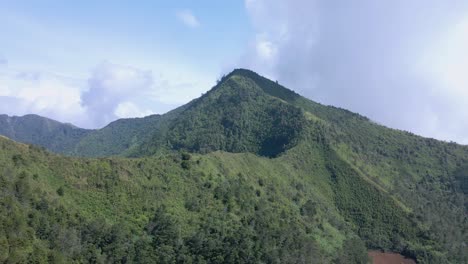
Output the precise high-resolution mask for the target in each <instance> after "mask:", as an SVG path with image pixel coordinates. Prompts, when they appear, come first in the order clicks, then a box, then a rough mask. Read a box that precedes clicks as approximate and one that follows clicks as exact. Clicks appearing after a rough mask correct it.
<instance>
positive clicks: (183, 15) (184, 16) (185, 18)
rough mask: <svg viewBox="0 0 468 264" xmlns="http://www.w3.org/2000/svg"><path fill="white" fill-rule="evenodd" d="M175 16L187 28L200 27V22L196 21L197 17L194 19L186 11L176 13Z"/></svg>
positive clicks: (189, 12)
mask: <svg viewBox="0 0 468 264" xmlns="http://www.w3.org/2000/svg"><path fill="white" fill-rule="evenodd" d="M176 16H177V18H178V19H179V20H180V21H181V22H182V23H184V24H185V25H186V26H188V27H191V28H196V27H199V26H200V22H199V21H198V19H197V17H195V15H194V14H193V13H192V11H190V10H188V9H185V10H179V11H177V13H176Z"/></svg>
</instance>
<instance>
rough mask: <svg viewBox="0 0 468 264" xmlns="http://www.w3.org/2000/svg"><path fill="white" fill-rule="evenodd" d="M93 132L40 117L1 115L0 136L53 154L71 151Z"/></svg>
mask: <svg viewBox="0 0 468 264" xmlns="http://www.w3.org/2000/svg"><path fill="white" fill-rule="evenodd" d="M91 132H92V130H86V129H82V128H77V127H75V126H73V125H70V124H63V123H60V122H57V121H55V120H51V119H48V118H45V117H41V116H38V115H25V116H22V117H17V116H12V117H10V116H7V115H0V135H3V136H6V137H8V138H11V139H13V140H16V141H19V142H24V143H31V144H35V145H40V146H43V147H45V148H47V149H49V150H51V151H53V152H57V153H65V152H67V151H70V150H71V149H72V148H73V147H74V146H75V145H76V144H78V142H79V141H80V140H81V139H82V138H84V137H85V136H86V135H88V134H89V133H91Z"/></svg>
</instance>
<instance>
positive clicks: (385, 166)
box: [0, 69, 468, 263]
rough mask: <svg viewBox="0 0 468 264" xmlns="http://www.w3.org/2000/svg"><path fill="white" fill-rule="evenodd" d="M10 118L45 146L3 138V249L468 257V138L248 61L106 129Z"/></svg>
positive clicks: (62, 253)
mask: <svg viewBox="0 0 468 264" xmlns="http://www.w3.org/2000/svg"><path fill="white" fill-rule="evenodd" d="M2 118H3V119H4V120H5V121H1V120H0V121H1V122H2V123H1V124H2V125H5V126H4V127H3V129H2V130H0V132H1V133H2V134H3V135H5V136H7V137H9V138H11V139H14V140H17V141H20V142H25V143H33V144H35V145H27V144H22V143H17V142H14V141H12V140H9V139H7V138H0V206H1V209H2V211H1V213H0V262H7V263H23V262H31V263H47V262H54V263H73V262H75V263H116V262H118V263H367V261H368V259H367V251H368V250H370V249H375V250H383V251H390V252H397V253H401V254H403V255H405V256H408V257H411V258H413V259H415V260H417V261H418V263H466V262H467V261H468V255H467V252H468V250H467V248H466V241H467V231H468V221H467V209H468V203H467V199H466V195H467V192H468V191H467V190H468V185H467V183H468V147H466V146H461V145H458V144H455V143H446V142H441V141H437V140H433V139H427V138H422V137H419V136H416V135H413V134H411V133H408V132H404V131H398V130H393V129H389V128H386V127H383V126H380V125H378V124H375V123H373V122H372V121H370V120H369V119H367V118H365V117H363V116H360V115H358V114H355V113H351V112H349V111H347V110H344V109H340V108H335V107H331V106H324V105H321V104H318V103H315V102H313V101H310V100H308V99H306V98H304V97H301V96H300V95H298V94H296V93H295V92H293V91H291V90H288V89H286V88H285V87H283V86H281V85H279V84H278V83H276V82H272V81H270V80H268V79H266V78H263V77H261V76H259V75H257V74H256V73H254V72H251V71H248V70H242V69H239V70H235V71H233V72H232V73H230V74H229V75H227V76H225V77H223V78H222V79H221V80H220V81H219V83H218V84H217V85H216V86H215V87H214V88H213V89H212V90H210V91H209V92H208V93H206V94H204V95H203V96H202V97H200V98H198V99H195V100H193V101H192V102H190V103H188V104H187V105H184V106H182V107H180V108H178V109H175V110H173V111H171V112H169V113H167V114H164V115H156V116H149V117H146V118H140V119H125V120H118V121H116V122H114V123H112V124H110V125H108V126H107V127H105V128H103V129H100V130H82V129H79V128H76V127H73V126H71V125H67V124H60V123H58V122H55V121H53V122H52V121H47V122H45V123H44V119H42V118H41V117H34V120H35V121H34V122H31V121H28V120H26V119H23V120H21V118H16V119H15V120H13V119H12V118H10V117H6V116H3V117H2ZM13 121H14V122H13ZM19 124H20V125H19ZM38 124H41V125H40V126H39V125H38ZM44 124H46V125H44ZM28 127H35V128H36V129H25V128H28ZM5 131H7V132H8V133H9V134H8V133H7V132H5ZM12 131H14V133H13V132H12ZM41 146H42V147H41ZM43 147H44V148H43ZM49 151H52V152H49ZM53 152H55V153H58V154H66V155H62V156H60V155H58V154H54V153H53ZM96 157H98V158H96Z"/></svg>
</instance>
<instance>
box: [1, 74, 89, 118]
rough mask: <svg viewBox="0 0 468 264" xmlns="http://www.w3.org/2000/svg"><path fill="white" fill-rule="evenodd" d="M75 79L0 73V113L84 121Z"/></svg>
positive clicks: (46, 75)
mask: <svg viewBox="0 0 468 264" xmlns="http://www.w3.org/2000/svg"><path fill="white" fill-rule="evenodd" d="M79 86H80V85H79V84H78V83H77V82H76V81H75V80H71V79H69V78H67V77H64V76H60V75H55V74H51V73H38V72H15V71H3V72H1V74H0V112H1V113H5V114H10V115H24V114H29V113H36V114H39V115H44V116H48V117H51V118H54V119H57V120H60V121H64V122H65V121H68V120H73V121H76V122H78V123H79V122H82V121H83V118H82V117H83V113H84V109H83V108H82V107H81V105H80V88H79Z"/></svg>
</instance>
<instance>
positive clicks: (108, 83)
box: [0, 62, 209, 128]
mask: <svg viewBox="0 0 468 264" xmlns="http://www.w3.org/2000/svg"><path fill="white" fill-rule="evenodd" d="M200 87H203V89H206V87H209V85H206V84H205V83H204V82H203V81H201V82H199V81H197V80H192V79H189V78H186V79H184V78H180V80H177V81H172V80H169V79H167V78H165V77H164V75H163V74H156V75H155V74H153V73H152V72H151V71H149V70H143V69H139V68H135V67H131V66H127V65H120V64H115V63H111V62H103V63H100V64H99V65H97V66H96V67H94V69H93V70H92V71H91V72H90V74H89V77H87V78H84V79H73V78H70V77H66V76H62V75H59V74H55V73H50V72H41V71H28V70H13V69H9V68H8V66H7V67H4V68H0V113H2V114H9V115H25V114H30V113H34V114H38V115H42V116H46V117H49V118H52V119H56V120H58V121H61V122H71V123H73V124H75V125H77V126H80V127H84V128H100V127H103V126H105V125H107V124H108V123H110V122H112V121H114V120H116V119H118V118H131V117H143V116H148V115H151V114H154V113H164V112H166V111H169V110H172V109H174V108H175V107H177V106H179V105H181V104H183V103H187V102H188V101H189V100H191V99H192V98H194V97H196V96H199V92H197V91H199V88H200Z"/></svg>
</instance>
